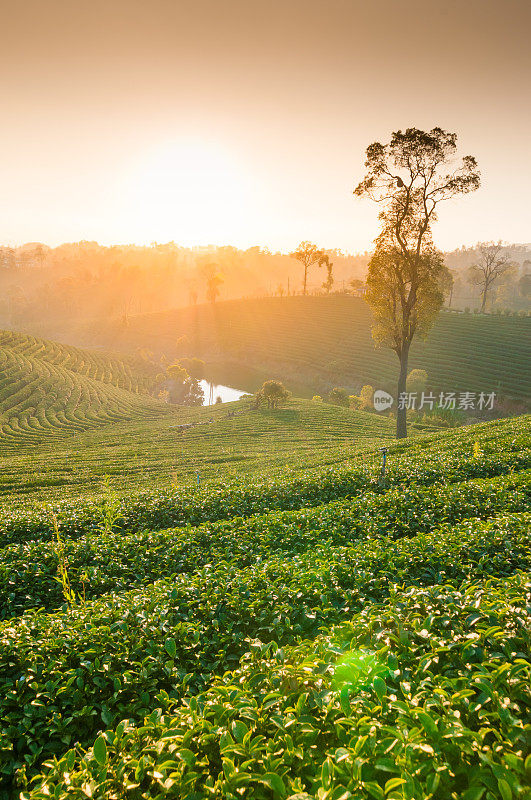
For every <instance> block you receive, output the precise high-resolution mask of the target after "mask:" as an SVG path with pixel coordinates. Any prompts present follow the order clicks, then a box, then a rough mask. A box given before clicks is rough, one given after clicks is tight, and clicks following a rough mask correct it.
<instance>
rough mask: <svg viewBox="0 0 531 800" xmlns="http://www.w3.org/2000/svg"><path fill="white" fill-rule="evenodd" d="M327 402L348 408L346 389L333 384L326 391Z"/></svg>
mask: <svg viewBox="0 0 531 800" xmlns="http://www.w3.org/2000/svg"><path fill="white" fill-rule="evenodd" d="M328 402H329V403H332V404H333V405H335V406H344V407H345V408H348V406H349V398H348V392H347V390H346V389H343V388H342V387H340V386H335V387H334V388H333V389H331V391H330V392H329V393H328Z"/></svg>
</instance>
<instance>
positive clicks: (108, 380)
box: [0, 331, 167, 454]
mask: <svg viewBox="0 0 531 800" xmlns="http://www.w3.org/2000/svg"><path fill="white" fill-rule="evenodd" d="M152 380H153V375H151V374H150V372H149V370H148V369H147V368H146V367H142V366H140V365H138V364H135V363H134V362H133V361H131V360H130V359H125V360H124V359H119V358H113V357H109V356H106V355H104V354H100V353H97V352H90V351H86V350H79V349H78V348H76V347H71V346H68V345H61V344H58V343H57V342H49V341H47V340H44V339H38V338H36V337H34V336H30V335H25V334H21V333H16V332H14V331H0V453H2V454H6V453H8V454H10V453H15V452H17V453H18V452H20V451H21V450H23V449H27V448H31V447H34V446H35V445H39V444H42V443H43V442H44V443H45V442H53V443H57V442H58V441H61V440H64V439H65V438H66V437H69V436H72V435H74V434H76V433H78V432H80V431H84V430H87V429H90V428H97V427H101V426H102V425H105V424H108V423H110V422H116V421H118V420H132V419H151V418H153V417H160V415H161V414H163V413H165V412H166V411H167V408H166V406H164V404H163V403H160V402H159V401H157V400H154V399H153V398H152V397H150V396H149V395H148V394H147V392H148V390H149V387H150V385H151V383H152Z"/></svg>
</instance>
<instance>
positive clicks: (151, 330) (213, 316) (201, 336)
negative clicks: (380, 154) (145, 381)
mask: <svg viewBox="0 0 531 800" xmlns="http://www.w3.org/2000/svg"><path fill="white" fill-rule="evenodd" d="M370 328H371V315H370V311H369V308H368V306H367V305H366V303H365V302H364V301H363V300H362V299H360V298H355V297H349V296H344V295H332V296H329V297H302V296H297V297H286V298H262V299H259V300H253V299H248V300H230V301H225V302H219V303H216V304H215V305H198V306H196V307H191V308H184V309H179V310H176V311H172V312H164V313H160V314H149V315H143V316H139V317H134V318H132V319H131V320H130V321H129V323H128V325H127V327H123V326H120V325H119V324H118V323H116V324H109V325H108V326H102V328H101V329H99V330H98V331H95V330H93V331H91V332H90V335H91V336H92V337H93V338H94V341H98V342H100V343H102V344H104V345H105V346H107V347H112V348H116V349H119V350H122V351H126V352H127V351H129V352H131V351H133V350H134V349H135V348H137V347H148V348H151V349H152V350H153V351H154V352H155V353H161V352H164V353H166V354H167V355H168V356H169V357H170V358H173V357H174V355H175V343H176V341H177V339H178V338H179V337H180V336H182V335H186V336H188V338H189V340H190V352H191V353H192V354H193V355H197V356H201V357H204V358H207V359H208V360H209V361H211V362H217V363H218V364H219V365H220V366H218V370H217V379H218V380H219V381H220V382H225V383H228V384H229V385H232V386H236V387H237V388H241V389H246V390H253V391H254V390H255V389H256V388H257V386H258V385H260V383H261V381H263V380H264V379H266V378H271V377H279V378H282V379H283V380H285V381H286V383H287V385H288V387H289V388H291V390H292V391H293V392H294V393H296V394H297V395H301V396H307V397H311V396H312V395H313V394H314V393H315V392H321V391H325V390H327V389H328V388H330V387H332V386H344V387H346V388H348V389H353V390H356V391H357V390H358V389H359V388H360V387H361V385H363V384H365V383H370V384H371V385H373V386H374V387H375V388H382V389H387V390H390V391H393V392H394V391H395V387H396V379H397V359H396V356H395V355H394V354H393V353H392V352H391V351H390V350H388V349H386V348H380V349H377V348H376V347H375V345H374V342H373V340H372V338H371V331H370ZM530 333H531V318H529V317H526V318H516V317H498V316H490V315H475V314H450V313H445V312H443V313H441V314H440V315H439V317H438V319H437V321H436V323H435V325H434V327H433V329H432V331H431V332H430V334H429V336H428V338H427V340H426V341H425V342H423V341H421V340H419V339H417V340H416V341H415V342H414V345H413V347H412V351H411V358H410V369H413V368H421V369H425V370H427V372H428V376H429V383H430V386H431V387H432V388H433V390H434V391H445V392H450V391H454V390H455V391H472V392H481V391H483V392H496V393H497V394H498V395H503V396H504V397H507V398H513V399H515V400H517V401H520V402H523V403H528V402H529V397H530V396H531V374H530V372H529V369H528V359H529V338H530ZM221 362H223V364H224V366H223V365H222V363H221Z"/></svg>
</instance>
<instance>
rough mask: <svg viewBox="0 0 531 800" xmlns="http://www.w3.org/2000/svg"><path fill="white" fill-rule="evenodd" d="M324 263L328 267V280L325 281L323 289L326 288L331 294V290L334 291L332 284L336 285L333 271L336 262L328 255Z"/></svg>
mask: <svg viewBox="0 0 531 800" xmlns="http://www.w3.org/2000/svg"><path fill="white" fill-rule="evenodd" d="M324 264H325V267H326V280H325V282H324V283H323V289H326V291H327V292H328V294H330V292H331V291H332V286H333V285H334V275H333V273H332V270H333V269H334V264H333V262H332V261H330V259H329V258H328V256H327V258H326V261H325V262H324Z"/></svg>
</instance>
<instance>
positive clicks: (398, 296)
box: [354, 128, 479, 439]
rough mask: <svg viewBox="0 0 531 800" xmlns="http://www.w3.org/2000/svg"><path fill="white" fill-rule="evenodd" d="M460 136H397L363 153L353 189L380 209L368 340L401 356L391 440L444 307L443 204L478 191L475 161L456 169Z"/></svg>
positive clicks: (400, 431)
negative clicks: (412, 355)
mask: <svg viewBox="0 0 531 800" xmlns="http://www.w3.org/2000/svg"><path fill="white" fill-rule="evenodd" d="M456 150H457V135H456V134H455V133H448V132H447V131H443V130H442V129H441V128H433V129H432V130H431V131H421V130H418V129H417V128H408V129H407V130H406V131H405V132H402V131H396V132H395V133H393V134H392V136H391V141H390V142H389V143H388V144H381V143H380V142H374V143H373V144H371V145H370V146H369V147H368V148H367V151H366V154H367V158H366V161H365V166H366V169H367V173H366V175H365V177H364V179H363V180H362V181H361V183H360V184H359V185H358V186H357V187H356V189H355V190H354V194H355V195H357V196H358V197H369V198H370V199H371V200H374V201H375V202H377V203H379V204H380V205H381V211H380V214H379V219H380V221H381V223H382V227H381V233H380V234H379V236H378V237H377V239H376V241H375V245H376V249H375V252H374V255H373V256H372V258H371V260H370V262H369V269H368V275H367V292H366V295H365V297H366V299H367V302H368V303H369V305H370V307H371V309H372V311H373V314H374V325H373V338H374V339H375V340H376V341H377V342H378V343H380V344H385V345H387V346H388V347H390V348H391V349H392V350H394V352H395V353H396V355H397V356H398V359H399V362H400V373H399V378H398V403H397V415H396V435H397V438H399V439H401V438H404V437H405V436H407V423H406V407H405V404H404V403H403V401H402V398H404V393H405V391H406V379H407V369H408V359H409V351H410V347H411V342H412V340H413V338H414V336H415V334H417V333H418V334H419V335H424V336H425V335H426V334H427V333H428V331H429V329H430V328H431V326H432V324H433V322H434V320H435V317H436V315H437V313H438V312H439V310H440V309H441V307H442V304H443V300H444V290H445V286H447V285H448V280H449V277H448V276H449V272H448V269H447V268H446V267H445V265H444V263H443V259H442V256H441V255H440V253H438V252H437V250H436V249H435V247H434V245H433V241H432V235H431V226H432V223H433V222H434V221H435V220H436V219H437V211H436V210H437V207H438V205H439V203H441V202H442V201H443V200H449V199H450V198H452V197H455V196H456V195H460V194H467V193H468V192H471V191H474V190H475V189H477V188H478V186H479V171H478V168H477V163H476V160H475V158H473V157H472V156H465V157H464V158H463V159H462V160H461V161H460V162H458V163H456V162H455V156H456Z"/></svg>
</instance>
